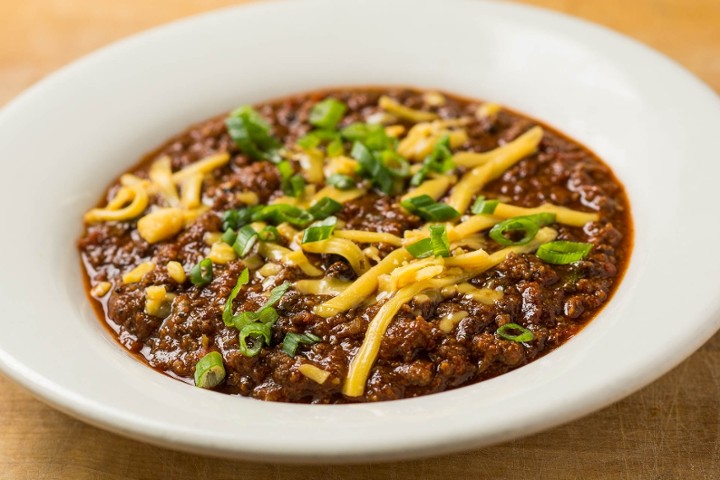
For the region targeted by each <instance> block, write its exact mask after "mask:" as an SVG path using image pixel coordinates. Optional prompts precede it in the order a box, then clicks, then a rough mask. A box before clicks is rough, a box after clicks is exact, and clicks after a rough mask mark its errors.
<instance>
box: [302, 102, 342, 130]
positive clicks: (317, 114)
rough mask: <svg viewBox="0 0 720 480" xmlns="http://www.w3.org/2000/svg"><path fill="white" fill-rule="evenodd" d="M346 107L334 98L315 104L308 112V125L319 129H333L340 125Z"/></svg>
mask: <svg viewBox="0 0 720 480" xmlns="http://www.w3.org/2000/svg"><path fill="white" fill-rule="evenodd" d="M346 110H347V106H346V105H345V104H344V103H343V102H341V101H340V100H337V99H335V98H326V99H325V100H323V101H322V102H319V103H316V104H315V106H313V108H312V110H311V111H310V123H311V124H313V125H315V126H316V127H320V128H327V129H334V128H335V127H337V124H338V123H340V120H342V118H343V116H344V115H345V111H346Z"/></svg>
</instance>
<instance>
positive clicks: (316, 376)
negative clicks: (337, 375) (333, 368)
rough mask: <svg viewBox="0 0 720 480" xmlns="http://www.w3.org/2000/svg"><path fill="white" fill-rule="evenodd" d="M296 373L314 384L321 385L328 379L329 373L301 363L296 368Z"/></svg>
mask: <svg viewBox="0 0 720 480" xmlns="http://www.w3.org/2000/svg"><path fill="white" fill-rule="evenodd" d="M298 372H300V373H302V374H303V375H304V376H306V377H307V378H309V379H310V380H312V381H313V382H315V383H318V384H320V385H322V384H323V383H325V382H326V381H327V379H328V378H329V377H330V372H328V371H326V370H323V369H321V368H318V367H316V366H315V365H312V364H310V363H303V364H302V365H300V366H299V367H298Z"/></svg>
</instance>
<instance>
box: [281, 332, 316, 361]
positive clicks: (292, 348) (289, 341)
mask: <svg viewBox="0 0 720 480" xmlns="http://www.w3.org/2000/svg"><path fill="white" fill-rule="evenodd" d="M321 340H322V338H320V337H318V336H317V335H313V334H312V333H302V334H301V333H287V334H285V338H284V339H283V343H282V351H283V352H285V353H287V354H288V355H290V356H291V357H294V356H295V352H297V348H298V346H299V345H300V344H301V343H302V344H304V345H312V344H313V343H317V342H319V341H321Z"/></svg>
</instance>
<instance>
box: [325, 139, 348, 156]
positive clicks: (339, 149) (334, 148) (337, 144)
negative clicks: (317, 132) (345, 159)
mask: <svg viewBox="0 0 720 480" xmlns="http://www.w3.org/2000/svg"><path fill="white" fill-rule="evenodd" d="M325 153H326V154H327V156H328V157H339V156H340V155H345V147H344V146H343V142H342V140H341V139H340V138H336V139H335V140H333V141H332V142H330V143H328V146H327V148H326V149H325Z"/></svg>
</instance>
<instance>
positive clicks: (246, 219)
mask: <svg viewBox="0 0 720 480" xmlns="http://www.w3.org/2000/svg"><path fill="white" fill-rule="evenodd" d="M259 208H262V207H258V206H252V207H244V208H241V209H239V210H227V211H226V212H225V213H223V218H222V220H223V226H222V230H223V231H227V230H229V229H231V230H237V229H238V228H240V227H242V226H243V225H245V224H248V223H250V221H251V220H252V216H253V214H254V212H256V211H257V210H258V209H259Z"/></svg>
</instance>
